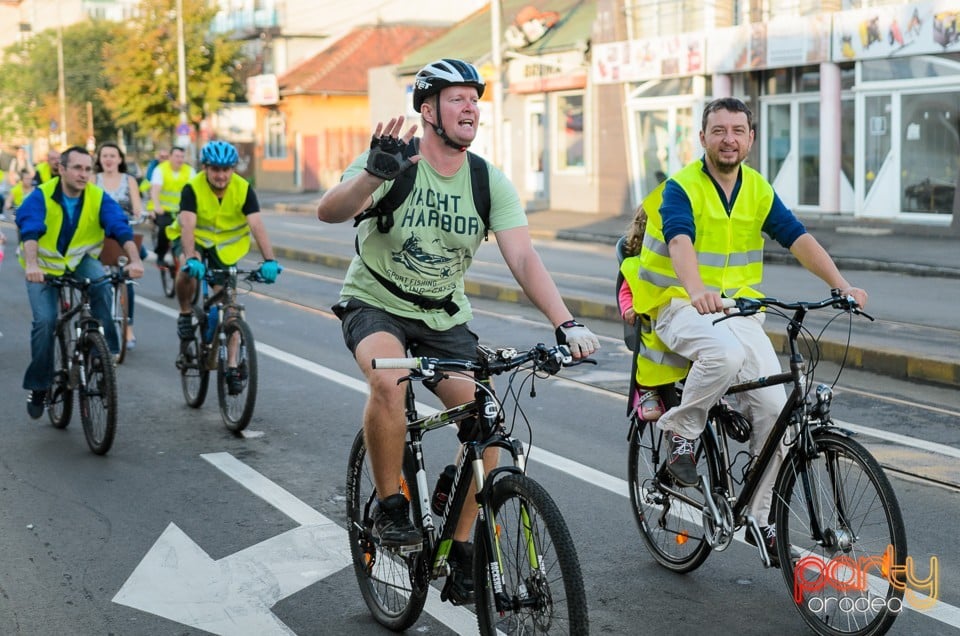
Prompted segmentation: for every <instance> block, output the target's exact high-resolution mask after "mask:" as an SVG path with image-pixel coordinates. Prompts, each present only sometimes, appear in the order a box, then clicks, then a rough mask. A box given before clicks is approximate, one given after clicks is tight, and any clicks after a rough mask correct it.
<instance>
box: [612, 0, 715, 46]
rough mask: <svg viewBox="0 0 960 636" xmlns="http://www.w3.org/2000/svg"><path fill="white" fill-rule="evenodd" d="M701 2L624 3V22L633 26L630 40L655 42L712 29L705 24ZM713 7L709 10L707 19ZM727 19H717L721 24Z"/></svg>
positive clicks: (635, 0)
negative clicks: (667, 36)
mask: <svg viewBox="0 0 960 636" xmlns="http://www.w3.org/2000/svg"><path fill="white" fill-rule="evenodd" d="M705 9H706V5H705V4H704V3H703V2H702V0H632V1H631V0H626V12H627V19H628V20H630V21H631V22H632V24H633V29H634V32H633V37H634V38H658V37H662V36H665V35H678V34H680V33H687V32H693V31H702V30H703V29H706V28H710V27H713V26H716V25H715V24H707V20H706V15H707V13H706V11H705ZM714 9H715V7H714V6H713V5H711V6H710V10H711V15H713V14H714V13H715V11H714ZM730 19H731V18H730V17H729V16H726V17H723V18H719V21H720V22H721V23H724V22H728V21H730Z"/></svg>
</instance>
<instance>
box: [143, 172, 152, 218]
mask: <svg viewBox="0 0 960 636" xmlns="http://www.w3.org/2000/svg"><path fill="white" fill-rule="evenodd" d="M151 185H152V184H151V183H150V179H147V178H143V179H141V181H140V200H141V201H143V209H144V210H146V211H147V212H150V211H151V210H153V197H152V196H150V187H151Z"/></svg>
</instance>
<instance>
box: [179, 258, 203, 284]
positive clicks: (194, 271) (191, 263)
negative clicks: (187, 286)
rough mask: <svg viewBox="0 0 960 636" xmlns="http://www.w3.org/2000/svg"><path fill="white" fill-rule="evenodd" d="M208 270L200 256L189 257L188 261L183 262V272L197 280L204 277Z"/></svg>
mask: <svg viewBox="0 0 960 636" xmlns="http://www.w3.org/2000/svg"><path fill="white" fill-rule="evenodd" d="M206 271H207V268H206V266H205V265H204V264H203V263H202V262H201V261H200V259H198V258H188V259H187V262H186V263H184V264H183V273H184V274H186V275H187V276H191V277H193V278H196V279H197V280H200V279H201V278H203V275H204V274H205V273H206Z"/></svg>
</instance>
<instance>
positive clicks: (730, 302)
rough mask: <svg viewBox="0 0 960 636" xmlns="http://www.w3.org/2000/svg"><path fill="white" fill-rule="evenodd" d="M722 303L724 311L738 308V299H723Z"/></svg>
mask: <svg viewBox="0 0 960 636" xmlns="http://www.w3.org/2000/svg"><path fill="white" fill-rule="evenodd" d="M720 303H721V304H722V305H723V308H724V309H733V308H734V307H736V306H737V299H736V298H721V299H720Z"/></svg>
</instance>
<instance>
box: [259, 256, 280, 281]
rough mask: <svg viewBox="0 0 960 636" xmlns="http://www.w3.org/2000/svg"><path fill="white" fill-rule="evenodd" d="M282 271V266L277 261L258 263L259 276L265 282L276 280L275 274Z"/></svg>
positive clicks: (277, 274)
mask: <svg viewBox="0 0 960 636" xmlns="http://www.w3.org/2000/svg"><path fill="white" fill-rule="evenodd" d="M282 271H283V267H282V266H281V265H280V263H278V262H277V261H264V262H263V264H262V265H260V278H262V279H263V282H265V283H275V282H277V276H279V275H280V272H282Z"/></svg>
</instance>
